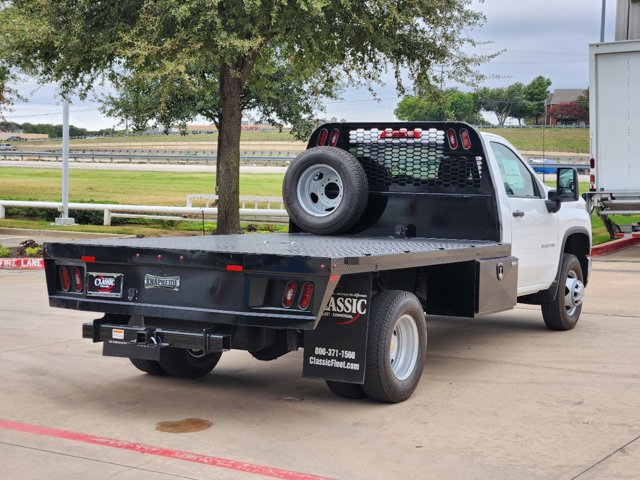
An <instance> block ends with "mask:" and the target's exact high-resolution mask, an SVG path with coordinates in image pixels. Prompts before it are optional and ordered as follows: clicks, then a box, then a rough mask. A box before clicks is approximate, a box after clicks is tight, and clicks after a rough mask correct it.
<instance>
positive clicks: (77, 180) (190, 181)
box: [0, 167, 282, 206]
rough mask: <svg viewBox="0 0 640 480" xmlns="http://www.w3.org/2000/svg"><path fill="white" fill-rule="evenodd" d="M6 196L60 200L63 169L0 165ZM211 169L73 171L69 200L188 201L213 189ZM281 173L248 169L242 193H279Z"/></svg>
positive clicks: (0, 187)
mask: <svg viewBox="0 0 640 480" xmlns="http://www.w3.org/2000/svg"><path fill="white" fill-rule="evenodd" d="M0 174H1V175H2V177H1V179H0V192H1V194H0V195H1V197H2V199H4V200H41V201H55V200H59V199H60V188H61V172H60V170H56V169H39V168H19V167H6V168H2V169H1V170H0ZM214 189H215V175H213V174H210V173H181V172H140V171H133V172H129V171H123V170H100V171H99V170H74V169H71V171H70V174H69V201H71V202H94V203H121V204H133V205H138V204H139V205H178V206H183V205H185V204H186V195H187V194H189V193H202V194H212V193H214ZM281 191H282V174H277V173H274V174H243V175H242V176H241V177H240V194H241V195H252V196H265V197H279V196H281Z"/></svg>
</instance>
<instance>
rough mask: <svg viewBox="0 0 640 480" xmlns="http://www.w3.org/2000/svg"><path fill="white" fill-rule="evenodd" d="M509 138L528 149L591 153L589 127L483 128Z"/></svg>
mask: <svg viewBox="0 0 640 480" xmlns="http://www.w3.org/2000/svg"><path fill="white" fill-rule="evenodd" d="M481 130H482V131H484V132H488V133H495V134H496V135H500V136H501V137H504V138H506V139H507V140H509V141H510V142H511V143H512V144H513V145H514V146H515V147H516V148H517V149H519V150H527V151H531V150H532V151H539V152H541V151H542V150H543V133H544V150H545V151H547V152H567V153H589V129H588V128H545V129H544V131H543V129H542V128H482V129H481Z"/></svg>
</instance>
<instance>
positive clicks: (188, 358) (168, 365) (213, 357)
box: [159, 347, 222, 378]
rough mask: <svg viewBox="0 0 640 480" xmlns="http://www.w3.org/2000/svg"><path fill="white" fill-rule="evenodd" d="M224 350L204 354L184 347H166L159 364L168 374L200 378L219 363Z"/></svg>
mask: <svg viewBox="0 0 640 480" xmlns="http://www.w3.org/2000/svg"><path fill="white" fill-rule="evenodd" d="M221 356H222V352H215V353H209V354H206V355H205V354H204V353H202V352H196V351H192V350H186V349H183V348H172V347H167V348H164V349H163V351H162V352H161V354H160V361H159V365H160V368H162V370H164V371H165V372H166V373H167V375H171V376H172V377H180V378H198V377H203V376H205V375H206V374H208V373H209V372H210V371H211V370H213V368H214V367H215V366H216V365H217V364H218V361H219V360H220V357H221Z"/></svg>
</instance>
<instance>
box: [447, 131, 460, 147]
mask: <svg viewBox="0 0 640 480" xmlns="http://www.w3.org/2000/svg"><path fill="white" fill-rule="evenodd" d="M447 139H448V140H449V147H450V148H451V150H457V149H458V136H457V135H456V131H455V130H454V129H452V128H450V129H449V130H447Z"/></svg>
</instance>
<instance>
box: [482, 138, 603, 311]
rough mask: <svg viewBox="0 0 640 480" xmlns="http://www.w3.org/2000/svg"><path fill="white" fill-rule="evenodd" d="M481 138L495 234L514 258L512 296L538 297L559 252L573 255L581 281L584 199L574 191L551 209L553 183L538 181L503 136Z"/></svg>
mask: <svg viewBox="0 0 640 480" xmlns="http://www.w3.org/2000/svg"><path fill="white" fill-rule="evenodd" d="M481 138H482V141H483V143H484V146H485V147H484V150H485V151H486V152H487V159H488V165H489V168H490V169H491V173H492V178H493V180H494V183H495V189H496V193H497V196H498V205H499V210H500V217H501V220H502V221H501V239H502V241H504V242H506V243H510V244H511V252H512V255H513V256H515V257H516V258H518V297H519V298H522V300H523V301H525V302H526V301H531V300H533V299H534V298H535V297H533V296H531V295H533V294H536V293H538V297H541V296H542V295H543V293H542V292H545V291H548V290H549V289H550V288H551V287H552V286H554V282H556V281H557V280H556V279H557V276H558V271H559V268H560V264H561V258H562V255H563V254H573V255H574V256H576V258H578V260H579V261H580V264H581V266H582V271H583V274H584V284H585V285H586V283H587V282H588V277H589V271H590V257H589V252H590V251H591V219H590V217H589V213H588V211H587V208H586V203H585V201H584V200H583V199H582V198H575V197H574V199H573V201H568V202H561V203H560V204H559V205H561V208H559V209H557V210H556V208H549V203H550V201H551V202H553V201H554V198H555V195H556V193H557V191H556V189H553V188H551V187H549V186H547V185H546V184H545V183H544V182H542V181H541V180H540V178H539V177H538V176H537V175H536V174H535V172H534V171H533V169H532V168H531V166H530V165H529V163H528V162H527V161H526V160H525V159H524V158H522V156H521V155H520V154H519V153H518V151H517V149H516V148H515V147H514V146H513V145H511V144H510V143H509V142H508V141H507V140H505V139H504V138H502V137H500V136H498V135H494V134H491V133H482V134H481ZM570 182H571V180H570ZM557 206H558V205H557Z"/></svg>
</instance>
